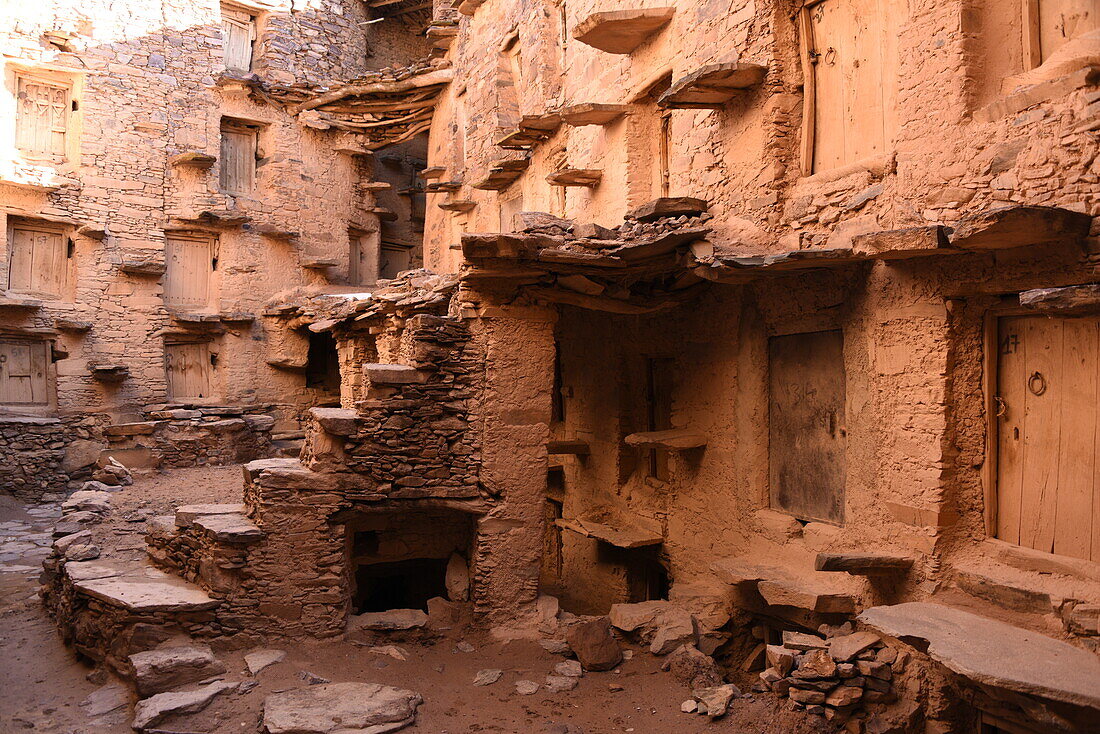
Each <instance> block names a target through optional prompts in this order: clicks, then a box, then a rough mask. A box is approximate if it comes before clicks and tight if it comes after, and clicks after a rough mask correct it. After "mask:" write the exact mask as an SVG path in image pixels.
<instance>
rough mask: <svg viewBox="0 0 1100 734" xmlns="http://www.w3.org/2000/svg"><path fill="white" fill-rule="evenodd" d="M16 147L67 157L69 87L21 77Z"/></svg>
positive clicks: (19, 82) (27, 151)
mask: <svg viewBox="0 0 1100 734" xmlns="http://www.w3.org/2000/svg"><path fill="white" fill-rule="evenodd" d="M16 95H17V97H18V105H19V106H18V109H17V110H16V121H15V147H16V148H18V149H19V150H21V151H23V152H24V153H29V154H31V155H36V156H50V157H64V156H65V136H66V135H67V132H68V126H69V107H70V102H69V89H68V87H62V86H58V85H56V84H49V83H47V82H43V81H39V80H37V79H27V78H24V77H19V80H18V91H17V92H16Z"/></svg>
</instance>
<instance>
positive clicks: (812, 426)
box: [768, 330, 846, 523]
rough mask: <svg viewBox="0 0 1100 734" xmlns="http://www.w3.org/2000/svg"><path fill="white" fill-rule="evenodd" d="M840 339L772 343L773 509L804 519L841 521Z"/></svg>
mask: <svg viewBox="0 0 1100 734" xmlns="http://www.w3.org/2000/svg"><path fill="white" fill-rule="evenodd" d="M843 341H844V340H843V333H842V332H841V331H839V330H836V331H819V332H812V333H808V334H792V335H788V336H779V337H773V338H772V339H771V340H770V341H769V344H768V353H769V411H770V413H769V451H768V453H769V473H770V489H771V505H772V507H773V508H775V509H777V510H780V511H782V512H787V513H790V514H792V515H794V516H795V517H799V518H802V519H807V520H821V521H824V522H832V523H843V521H844V484H845V480H846V459H845V429H844V425H845V400H844V396H845V384H844V383H845V372H844V345H843Z"/></svg>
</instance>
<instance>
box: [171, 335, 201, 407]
mask: <svg viewBox="0 0 1100 734" xmlns="http://www.w3.org/2000/svg"><path fill="white" fill-rule="evenodd" d="M165 367H166V368H167V372H168V397H169V399H171V400H178V401H181V402H185V401H189V400H206V399H209V398H210V397H211V375H210V370H211V365H210V347H209V345H207V344H206V343H205V342H198V343H190V344H169V345H167V347H166V349H165Z"/></svg>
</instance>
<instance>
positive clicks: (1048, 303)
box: [1020, 283, 1100, 313]
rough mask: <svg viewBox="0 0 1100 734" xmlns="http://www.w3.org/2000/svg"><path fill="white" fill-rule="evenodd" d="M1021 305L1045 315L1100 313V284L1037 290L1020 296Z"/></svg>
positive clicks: (1025, 292)
mask: <svg viewBox="0 0 1100 734" xmlns="http://www.w3.org/2000/svg"><path fill="white" fill-rule="evenodd" d="M1020 305H1021V306H1023V307H1024V308H1030V309H1033V310H1035V311H1041V312H1044V313H1081V312H1084V311H1090V312H1095V311H1100V284H1097V283H1089V284H1086V285H1071V286H1065V287H1063V288H1035V289H1033V290H1030V291H1024V292H1023V293H1021V294H1020Z"/></svg>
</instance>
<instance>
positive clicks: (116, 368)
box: [88, 364, 130, 382]
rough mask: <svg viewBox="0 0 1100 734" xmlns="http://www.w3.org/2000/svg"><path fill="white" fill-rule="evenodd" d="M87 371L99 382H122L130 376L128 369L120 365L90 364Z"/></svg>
mask: <svg viewBox="0 0 1100 734" xmlns="http://www.w3.org/2000/svg"><path fill="white" fill-rule="evenodd" d="M88 371H89V372H91V373H92V379H93V380H97V381H99V382H122V381H123V380H125V379H126V378H127V377H129V376H130V368H129V367H126V366H125V365H121V364H90V365H88Z"/></svg>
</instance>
